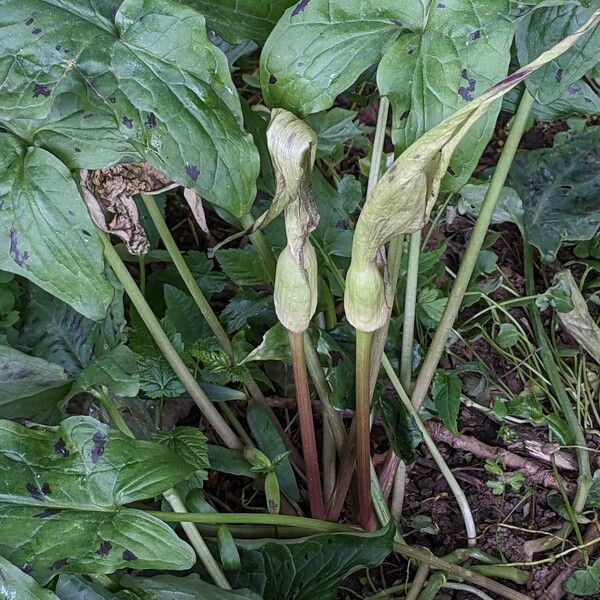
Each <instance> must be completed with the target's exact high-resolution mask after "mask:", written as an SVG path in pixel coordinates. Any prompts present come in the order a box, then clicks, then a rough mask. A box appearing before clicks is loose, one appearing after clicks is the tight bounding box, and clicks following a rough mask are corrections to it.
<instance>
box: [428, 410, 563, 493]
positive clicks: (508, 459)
mask: <svg viewBox="0 0 600 600" xmlns="http://www.w3.org/2000/svg"><path fill="white" fill-rule="evenodd" d="M427 429H428V431H429V433H430V434H431V437H432V438H433V439H434V440H437V441H438V442H443V443H444V444H448V445H449V446H451V447H452V448H455V449H458V450H463V451H464V452H470V453H471V454H473V455H475V456H477V457H478V458H489V459H492V460H496V461H498V462H500V463H501V464H502V465H504V466H505V467H508V468H510V469H515V470H517V471H519V472H521V473H523V475H525V477H526V478H527V480H528V481H530V482H531V483H535V484H537V485H541V486H543V487H546V488H550V489H553V490H559V489H560V485H559V483H558V481H557V480H556V477H555V476H554V473H552V471H551V470H550V469H546V468H544V467H542V466H541V465H535V464H533V463H532V462H531V461H530V460H527V459H526V458H523V457H522V456H519V455H518V454H514V453H513V452H511V451H510V450H506V449H504V448H497V447H494V446H489V445H488V444H484V443H483V442H480V441H479V440H478V439H477V438H475V437H472V436H469V435H459V436H458V437H457V436H455V435H453V434H452V433H450V431H448V429H446V428H445V427H444V426H443V425H442V424H441V423H437V422H434V421H428V422H427ZM563 486H564V487H565V489H566V490H567V491H568V492H569V493H573V492H574V486H573V484H571V483H570V482H563Z"/></svg>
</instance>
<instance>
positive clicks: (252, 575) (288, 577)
mask: <svg viewBox="0 0 600 600" xmlns="http://www.w3.org/2000/svg"><path fill="white" fill-rule="evenodd" d="M395 529H396V528H395V525H390V526H389V527H387V528H386V529H381V530H379V531H377V532H375V533H335V534H320V535H314V536H311V537H308V538H303V539H299V540H295V541H288V542H268V543H266V544H264V543H261V542H255V543H252V542H249V543H244V545H245V546H247V547H249V550H247V551H245V552H243V553H242V571H240V573H239V575H238V578H237V581H238V584H239V585H247V586H248V587H249V588H251V589H253V590H254V591H255V592H257V593H258V594H260V596H261V598H263V599H264V600H333V599H334V598H335V597H336V593H337V591H338V588H339V586H340V583H341V582H342V580H343V579H344V578H345V577H347V576H348V575H350V574H351V573H353V572H354V571H356V570H358V569H361V568H372V567H377V566H378V565H380V564H381V563H382V562H383V560H384V559H385V558H386V557H387V555H388V554H389V553H390V552H391V550H392V541H393V538H394V532H395ZM263 544H264V545H263Z"/></svg>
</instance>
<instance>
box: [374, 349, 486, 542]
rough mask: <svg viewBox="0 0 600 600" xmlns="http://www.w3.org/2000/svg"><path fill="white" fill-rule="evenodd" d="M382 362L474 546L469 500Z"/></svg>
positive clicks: (390, 367)
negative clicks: (451, 496)
mask: <svg viewBox="0 0 600 600" xmlns="http://www.w3.org/2000/svg"><path fill="white" fill-rule="evenodd" d="M382 363H383V368H384V369H385V372H386V374H387V376H388V377H389V379H390V381H391V382H392V385H393V386H394V389H395V390H396V393H397V394H398V396H399V397H400V400H401V401H402V404H404V406H405V407H406V410H407V411H408V413H409V414H410V416H411V417H412V418H413V419H414V420H415V423H416V425H417V427H418V429H419V431H420V432H421V435H422V436H423V441H424V442H425V445H426V446H427V448H428V450H429V452H430V453H431V456H432V458H433V460H434V461H435V463H436V465H437V466H438V469H439V470H440V471H441V473H442V475H443V476H444V479H445V480H446V481H447V482H448V486H449V487H450V489H451V490H452V493H453V494H454V498H455V499H456V502H457V504H458V506H459V508H460V512H461V514H462V517H463V520H464V522H465V529H466V530H467V537H468V539H469V545H470V546H474V545H475V542H476V539H477V531H476V529H475V522H474V520H473V513H472V512H471V508H470V506H469V502H468V501H467V498H466V496H465V494H464V492H463V491H462V489H461V487H460V485H459V484H458V481H457V480H456V477H454V474H453V473H452V471H451V470H450V468H449V467H448V465H447V464H446V461H445V460H444V457H443V456H442V455H441V453H440V451H439V450H438V448H437V446H436V444H435V442H434V441H433V439H432V437H431V436H430V435H429V431H427V427H425V424H424V423H423V421H422V420H421V417H420V416H419V413H418V412H417V410H416V409H415V407H414V406H413V405H412V403H411V401H410V398H409V397H408V394H407V393H406V392H405V391H404V388H403V387H402V384H401V383H400V380H399V379H398V376H397V375H396V373H395V371H394V368H393V367H392V365H391V363H390V361H389V360H388V358H387V356H384V357H383V361H382Z"/></svg>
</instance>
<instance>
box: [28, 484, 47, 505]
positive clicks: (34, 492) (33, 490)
mask: <svg viewBox="0 0 600 600" xmlns="http://www.w3.org/2000/svg"><path fill="white" fill-rule="evenodd" d="M25 488H26V489H27V491H28V492H29V493H30V495H31V497H32V498H34V499H35V500H39V501H40V502H43V501H44V500H45V498H44V494H42V491H41V490H40V489H39V488H38V487H37V486H36V485H35V484H33V483H27V484H26V485H25Z"/></svg>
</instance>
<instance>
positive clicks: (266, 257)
mask: <svg viewBox="0 0 600 600" xmlns="http://www.w3.org/2000/svg"><path fill="white" fill-rule="evenodd" d="M253 225H254V219H253V218H252V215H251V214H250V213H248V214H247V215H245V216H244V217H243V218H242V226H243V227H245V228H246V229H250V228H251V227H252V226H253ZM248 237H249V238H250V241H251V242H252V245H253V246H254V247H255V248H256V251H257V252H258V255H259V256H260V258H261V260H262V261H263V265H264V266H265V269H266V271H267V273H268V275H269V278H270V280H271V283H274V282H275V271H276V270H277V260H276V259H275V256H274V255H273V251H272V250H271V247H270V246H269V244H268V243H267V240H266V239H265V236H264V235H263V233H262V231H260V230H259V231H255V232H254V233H250V234H248Z"/></svg>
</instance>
